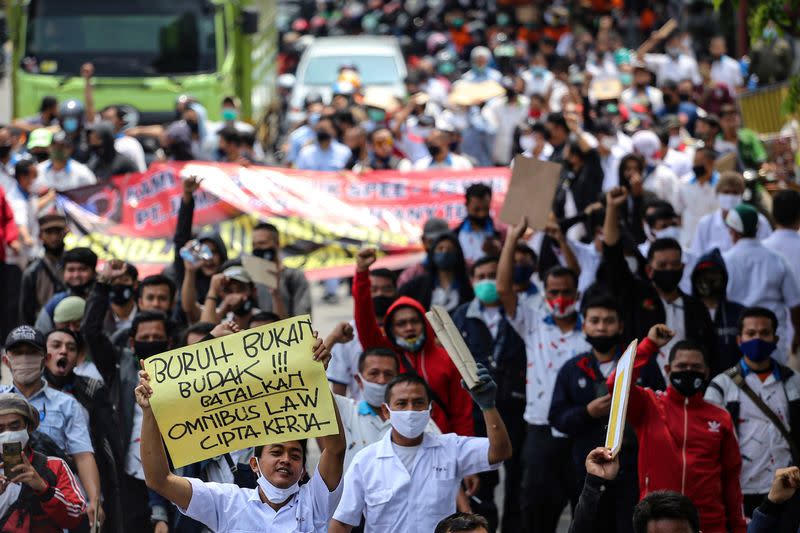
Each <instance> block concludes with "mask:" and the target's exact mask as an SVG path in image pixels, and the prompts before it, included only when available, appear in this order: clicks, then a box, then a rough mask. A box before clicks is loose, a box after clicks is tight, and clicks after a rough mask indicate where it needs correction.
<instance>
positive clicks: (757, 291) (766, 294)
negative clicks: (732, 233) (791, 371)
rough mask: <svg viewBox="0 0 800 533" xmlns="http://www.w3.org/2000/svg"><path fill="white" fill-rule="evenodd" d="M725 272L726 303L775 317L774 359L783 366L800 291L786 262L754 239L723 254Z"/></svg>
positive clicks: (798, 303) (786, 356)
mask: <svg viewBox="0 0 800 533" xmlns="http://www.w3.org/2000/svg"><path fill="white" fill-rule="evenodd" d="M722 258H723V259H724V260H725V268H726V269H727V270H728V291H727V292H728V299H729V300H731V301H734V302H739V303H740V304H742V305H744V306H745V307H752V306H754V305H759V306H762V307H766V308H767V309H770V310H772V312H774V313H775V315H777V317H778V336H779V337H780V341H779V344H778V349H777V350H776V351H775V353H774V354H773V358H774V359H775V360H776V361H778V362H780V363H783V364H785V362H786V359H787V358H788V347H789V341H790V340H791V339H789V338H788V337H789V335H788V334H787V332H788V323H789V312H788V310H789V309H790V308H792V307H795V306H797V305H800V287H798V281H797V279H795V276H794V272H793V271H792V267H791V266H789V264H788V263H787V261H786V259H785V258H784V257H783V256H782V255H780V254H778V253H776V252H773V251H772V250H770V249H769V248H767V247H765V246H764V245H763V244H761V243H760V242H759V241H757V240H755V239H741V240H739V241H738V242H737V243H736V244H734V245H733V248H731V249H730V250H728V251H727V252H724V253H723V254H722Z"/></svg>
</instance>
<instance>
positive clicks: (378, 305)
mask: <svg viewBox="0 0 800 533" xmlns="http://www.w3.org/2000/svg"><path fill="white" fill-rule="evenodd" d="M396 299H397V298H396V297H394V296H373V297H372V307H373V308H374V309H375V316H376V317H378V318H383V317H385V316H386V312H387V311H389V308H390V307H391V306H392V304H393V303H394V301H395V300H396Z"/></svg>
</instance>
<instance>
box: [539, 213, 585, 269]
mask: <svg viewBox="0 0 800 533" xmlns="http://www.w3.org/2000/svg"><path fill="white" fill-rule="evenodd" d="M544 232H545V233H547V234H548V235H549V236H550V237H552V238H553V239H555V241H556V242H557V243H558V246H559V248H561V253H563V254H564V262H565V263H566V264H567V268H569V269H570V270H572V271H573V272H575V273H576V274H577V275H579V276H580V274H581V265H580V264H579V263H578V258H577V257H575V252H573V251H572V246H570V244H569V240H567V238H566V237H565V236H564V232H562V231H561V227H560V226H559V225H558V224H556V223H555V222H548V224H547V226H545V228H544Z"/></svg>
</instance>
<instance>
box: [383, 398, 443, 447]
mask: <svg viewBox="0 0 800 533" xmlns="http://www.w3.org/2000/svg"><path fill="white" fill-rule="evenodd" d="M384 405H386V404H384ZM386 409H389V406H388V405H386ZM430 420H431V406H430V405H428V408H427V409H426V410H424V411H392V410H391V409H389V423H390V424H392V427H393V428H394V430H395V431H397V432H398V433H400V434H401V435H402V436H404V437H405V438H407V439H416V438H417V437H419V436H420V435H422V432H423V431H425V426H427V425H428V422H430Z"/></svg>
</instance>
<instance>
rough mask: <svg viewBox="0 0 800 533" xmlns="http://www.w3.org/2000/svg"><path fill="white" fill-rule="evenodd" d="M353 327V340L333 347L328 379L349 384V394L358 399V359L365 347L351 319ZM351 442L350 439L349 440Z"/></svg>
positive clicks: (359, 393) (341, 383) (359, 392)
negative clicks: (362, 345)
mask: <svg viewBox="0 0 800 533" xmlns="http://www.w3.org/2000/svg"><path fill="white" fill-rule="evenodd" d="M350 325H351V326H352V327H353V340H351V341H350V342H346V343H344V344H335V345H334V346H333V348H331V361H330V363H328V370H327V375H328V381H332V382H333V383H338V384H339V385H346V386H347V396H348V397H350V398H353V399H354V400H358V399H359V398H360V397H361V389H360V388H359V386H358V382H357V381H356V374H358V359H359V357H361V352H363V351H364V349H363V348H362V347H361V342H360V341H359V340H358V332H357V331H356V324H355V321H352V320H351V321H350ZM348 442H349V441H348Z"/></svg>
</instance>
